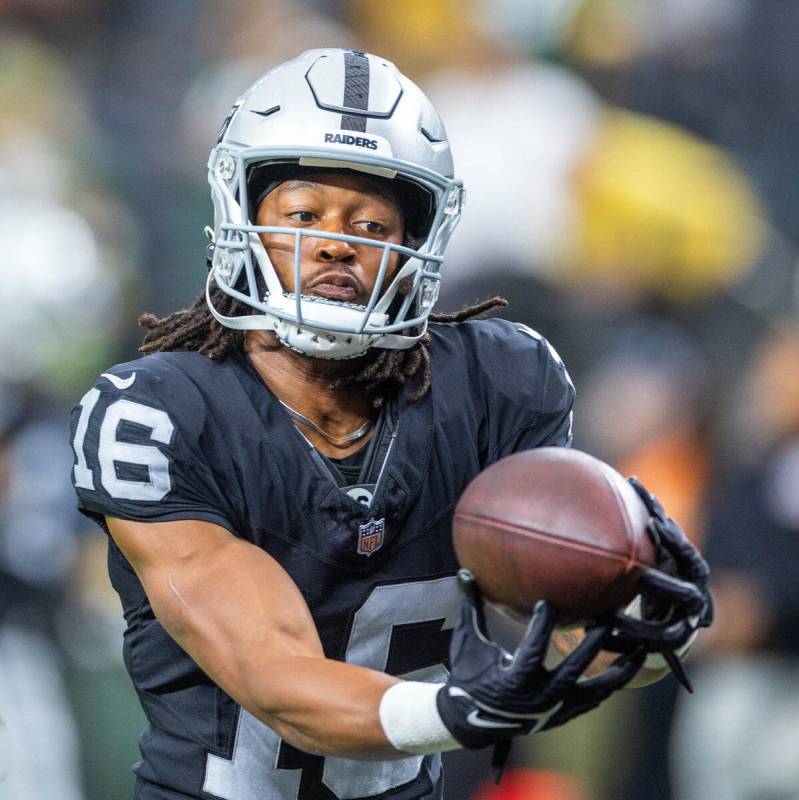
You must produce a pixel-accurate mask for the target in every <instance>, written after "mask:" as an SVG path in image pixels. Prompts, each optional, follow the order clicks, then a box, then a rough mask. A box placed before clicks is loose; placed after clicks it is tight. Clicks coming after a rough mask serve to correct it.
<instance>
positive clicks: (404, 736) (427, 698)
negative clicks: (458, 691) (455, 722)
mask: <svg viewBox="0 0 799 800" xmlns="http://www.w3.org/2000/svg"><path fill="white" fill-rule="evenodd" d="M443 685H444V684H443V683H421V682H419V681H400V682H399V683H395V684H394V685H393V686H391V687H390V688H389V689H387V690H386V692H385V694H384V695H383V697H382V698H381V700H380V712H379V713H380V724H381V725H382V726H383V733H385V735H386V739H388V740H389V742H391V744H392V745H393V747H394V748H395V749H396V750H399V751H400V752H403V753H408V754H409V755H415V756H425V755H428V754H430V753H441V752H443V751H445V750H455V749H456V748H458V747H460V744H458V742H456V741H455V739H453V738H452V734H451V733H450V732H449V730H447V727H446V726H445V725H444V723H443V721H442V720H441V715H440V714H439V713H438V708H437V706H436V695H437V694H438V691H439V689H441V687H442V686H443Z"/></svg>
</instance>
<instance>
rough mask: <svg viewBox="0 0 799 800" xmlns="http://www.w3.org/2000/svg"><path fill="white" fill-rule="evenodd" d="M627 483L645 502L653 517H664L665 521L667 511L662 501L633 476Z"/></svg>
mask: <svg viewBox="0 0 799 800" xmlns="http://www.w3.org/2000/svg"><path fill="white" fill-rule="evenodd" d="M627 483H629V484H630V486H632V487H633V489H635V491H636V493H637V494H638V496H639V497H640V498H641V500H643V503H644V505H645V506H646V510H647V511H648V512H649V513H650V514H651V515H652V516H653V517H656V518H657V517H662V518H663V519H665V518H666V511H665V509H664V508H663V506H662V505H661V503H660V500H658V499H657V497H655V495H653V494H652V492H650V491H649V489H647V488H646V486H644V484H643V483H641V481H640V480H638V478H637V477H636V476H635V475H633V476H632V477H631V478H627Z"/></svg>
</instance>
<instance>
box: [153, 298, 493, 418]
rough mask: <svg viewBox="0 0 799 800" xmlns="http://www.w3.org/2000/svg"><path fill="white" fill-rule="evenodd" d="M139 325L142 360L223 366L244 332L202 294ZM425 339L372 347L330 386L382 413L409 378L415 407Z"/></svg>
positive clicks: (424, 375)
mask: <svg viewBox="0 0 799 800" xmlns="http://www.w3.org/2000/svg"><path fill="white" fill-rule="evenodd" d="M211 300H212V302H213V303H214V306H215V307H216V308H217V309H218V310H219V312H220V313H221V314H224V315H225V316H235V315H236V314H237V313H240V312H241V311H242V310H243V309H244V306H243V304H242V303H240V302H239V301H238V300H236V299H235V298H232V297H230V295H227V294H225V293H224V292H223V291H222V290H221V289H219V288H218V287H215V288H214V289H212V290H211ZM507 304H508V302H507V300H505V298H504V297H490V298H488V299H487V300H483V301H482V302H481V303H477V304H475V305H471V306H466V307H464V308H462V309H460V310H459V311H456V312H454V313H452V314H431V315H430V321H431V322H463V321H464V320H467V319H475V318H478V317H482V316H484V315H485V314H487V313H489V312H490V311H493V310H494V309H496V308H504V307H505V306H507ZM139 325H141V327H142V328H144V329H145V330H146V331H147V333H146V334H145V336H144V341H143V342H142V345H141V347H140V348H139V352H140V353H143V354H144V355H150V354H151V353H160V352H167V351H186V350H190V351H195V352H198V353H203V354H204V355H206V356H208V357H209V358H211V359H213V360H214V361H224V359H225V358H227V356H228V355H230V353H231V352H234V351H235V350H239V349H243V347H244V331H238V330H233V329H232V328H226V327H225V326H224V325H221V324H220V323H219V322H217V320H216V319H215V318H214V316H213V315H212V314H211V312H210V310H209V309H208V304H207V303H206V300H205V292H201V293H200V294H199V296H198V297H197V298H196V299H195V301H194V302H193V303H192V304H191V305H190V306H189V307H188V308H184V309H181V310H180V311H175V312H174V313H172V314H169V315H168V316H166V317H160V318H159V317H156V316H155V314H142V315H141V316H140V317H139ZM429 344H430V334H429V333H426V334H425V335H424V336H423V337H422V338H421V339H420V340H419V341H418V342H417V343H416V344H415V345H414V346H413V347H411V348H408V349H407V350H388V349H380V348H374V350H373V352H374V353H375V355H374V356H373V357H371V358H369V359H368V360H366V362H365V363H364V364H363V366H362V367H361V369H360V370H358V371H356V372H354V373H353V374H350V375H346V376H342V377H339V378H336V379H335V380H334V381H333V383H332V384H331V385H332V386H333V387H336V386H344V385H358V386H361V387H363V390H364V391H365V392H366V394H367V395H368V396H369V397H370V399H371V401H372V405H373V406H374V407H375V408H381V407H382V406H383V405H384V404H385V402H386V400H388V399H389V398H390V397H391V396H393V395H394V394H396V393H397V392H398V391H399V389H400V388H401V387H402V386H403V385H404V384H405V383H406V382H407V381H409V380H410V379H412V378H417V377H418V384H419V385H418V386H417V387H416V388H415V389H414V390H413V391H412V392H411V393H410V394H409V395H408V400H409V402H411V403H415V402H417V401H418V400H421V399H422V398H423V397H424V396H425V395H426V394H427V392H428V391H429V390H430V348H429Z"/></svg>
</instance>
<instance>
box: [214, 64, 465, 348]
mask: <svg viewBox="0 0 799 800" xmlns="http://www.w3.org/2000/svg"><path fill="white" fill-rule="evenodd" d="M292 166H293V167H296V168H305V167H307V168H317V169H318V168H323V169H330V170H335V169H347V170H356V171H359V172H365V173H368V174H370V175H376V176H379V177H381V178H383V179H387V180H391V181H396V182H397V187H398V189H400V188H401V189H402V191H401V192H398V194H400V195H401V196H402V197H406V198H411V202H412V204H413V206H414V207H413V209H411V210H410V211H411V212H412V213H409V209H408V208H405V209H404V210H405V214H406V228H410V234H411V236H410V239H409V241H406V243H405V244H404V245H400V244H393V243H387V242H378V241H375V240H372V239H367V238H364V237H360V236H351V235H348V234H343V233H331V232H326V231H321V230H315V229H312V228H288V227H286V228H283V227H271V226H258V225H254V224H253V222H252V220H253V218H254V216H255V212H256V208H254V207H253V206H254V204H255V202H256V198H255V197H253V191H252V190H253V183H254V181H255V176H259V180H261V181H263V180H264V176H266V178H267V179H268V178H269V176H270V175H274V176H280V175H281V174H287V173H286V170H287V169H290V168H291V167H292ZM208 181H209V183H210V184H211V196H212V199H213V203H214V249H213V259H212V264H211V270H210V272H209V275H208V283H207V292H206V294H207V297H208V303H209V306H210V308H211V312H212V313H213V314H214V316H215V317H216V319H217V320H219V322H220V323H222V324H223V325H226V326H228V327H231V328H237V329H266V330H273V331H274V332H275V334H276V335H277V337H278V338H279V340H280V341H281V342H282V343H283V344H285V345H287V346H289V347H292V348H294V349H296V350H298V351H300V352H303V353H306V354H308V355H312V356H316V357H320V358H351V357H354V356H358V355H360V354H362V353H364V352H365V351H366V350H367V349H368V348H370V347H385V348H394V349H402V348H407V347H411V346H412V345H413V344H414V343H415V342H416V341H418V340H419V338H420V337H421V336H422V335H423V334H424V332H425V330H426V327H427V318H428V316H429V314H430V311H431V310H432V308H433V305H434V304H435V301H436V299H437V297H438V284H439V280H440V269H441V264H442V262H443V253H444V248H445V247H446V244H447V241H448V240H449V237H450V235H451V234H452V231H453V229H454V228H455V225H456V224H457V222H458V220H459V218H460V214H461V207H462V201H463V188H462V184H461V182H460V181H458V180H455V179H454V177H453V168H452V158H451V155H450V148H449V142H448V141H447V136H446V132H445V131H444V126H443V125H442V123H441V120H440V119H439V117H438V114H437V113H436V111H435V109H434V108H433V106H432V104H431V103H430V101H429V100H428V99H427V98H426V97H425V95H424V94H423V93H422V92H421V90H420V89H419V88H418V87H417V86H416V85H415V84H414V83H412V82H411V81H410V80H408V78H406V77H405V76H404V75H402V74H401V73H400V72H399V71H398V70H397V68H396V67H395V66H394V65H393V64H391V63H390V62H388V61H385V60H384V59H382V58H379V57H377V56H374V55H369V54H366V53H361V52H359V51H354V50H309V51H307V52H305V53H303V54H302V55H301V56H299V57H298V58H296V59H294V60H292V61H288V62H285V63H284V64H280V65H278V66H277V67H275V68H274V69H272V70H270V71H269V72H267V73H266V75H264V76H263V77H262V78H261V79H260V80H259V81H257V82H256V83H255V84H254V85H253V86H252V87H251V88H250V89H248V90H247V91H246V92H245V93H244V95H242V97H241V98H239V100H237V101H236V104H235V105H234V106H233V109H232V110H231V112H230V114H229V115H228V117H227V119H226V120H225V123H224V125H223V126H222V132H221V134H220V137H219V141H218V143H217V145H216V147H214V149H213V150H212V151H211V156H210V159H209V161H208ZM259 233H277V234H290V235H292V236H293V237H294V240H295V241H294V247H295V258H294V268H295V276H294V277H295V281H294V285H295V286H297V287H299V286H300V264H301V261H300V250H301V246H302V240H303V238H304V237H314V238H324V239H341V240H343V241H346V242H349V243H351V244H357V245H361V246H369V247H376V248H378V249H380V250H382V251H383V252H382V256H381V261H380V268H379V272H378V276H377V282H376V285H375V288H374V290H373V291H372V294H371V297H370V299H369V301H368V303H367V305H366V306H362V305H355V304H352V303H346V302H336V301H333V300H329V299H326V298H320V297H313V296H308V295H302V294H300V293H299V291H298V292H297V293H289V292H286V291H285V290H284V287H283V286H282V285H281V283H280V280H279V279H278V276H277V273H276V272H275V270H274V268H273V266H272V264H271V262H270V260H269V257H268V255H267V253H266V250H265V249H264V247H263V244H262V243H261V240H260V238H259V236H258V234H259ZM392 253H397V254H399V255H400V256H401V258H400V263H401V266H400V268H399V269H398V270H397V272H396V274H395V275H394V276H393V278H392V279H391V280H390V281H389V280H386V272H387V267H388V263H389V257H390V256H391V254H392ZM213 284H216V285H217V286H218V287H219V288H220V289H221V290H222V291H224V292H225V293H227V294H228V295H231V296H232V297H235V298H236V299H238V300H239V301H241V302H242V303H244V304H245V305H246V306H249V307H250V308H251V309H252V313H249V314H246V315H244V316H233V317H228V316H223V315H222V314H220V313H219V311H218V310H217V309H216V308H215V307H214V305H213V303H212V301H211V295H210V290H211V288H212V286H213Z"/></svg>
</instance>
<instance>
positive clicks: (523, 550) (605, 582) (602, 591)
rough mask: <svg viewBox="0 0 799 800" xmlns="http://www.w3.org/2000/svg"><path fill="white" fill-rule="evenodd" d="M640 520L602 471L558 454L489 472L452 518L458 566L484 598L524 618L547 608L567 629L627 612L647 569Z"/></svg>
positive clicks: (626, 490)
mask: <svg viewBox="0 0 799 800" xmlns="http://www.w3.org/2000/svg"><path fill="white" fill-rule="evenodd" d="M648 521H649V513H648V511H647V509H646V507H645V506H644V503H643V501H642V500H641V499H640V498H639V497H638V495H637V494H636V492H635V490H634V489H633V488H632V486H630V484H629V483H627V481H626V480H625V479H624V478H623V477H622V476H621V475H620V474H619V473H618V472H616V470H615V469H613V468H612V467H611V466H609V465H608V464H606V463H604V462H603V461H600V460H599V459H597V458H594V457H593V456H590V455H588V454H587V453H582V452H580V451H579V450H572V449H569V448H564V447H543V448H538V449H536V450H527V451H524V452H521V453H516V454H514V455H512V456H508V457H507V458H504V459H502V460H501V461H498V462H497V463H496V464H492V465H491V466H490V467H488V469H486V470H484V471H483V472H481V473H480V474H479V475H478V476H477V477H476V478H475V479H474V480H473V481H472V482H471V483H470V484H469V486H468V487H467V488H466V491H465V492H464V493H463V495H462V497H461V499H460V501H459V502H458V505H457V507H456V509H455V516H454V522H453V539H454V544H455V552H456V554H457V556H458V561H459V562H460V564H461V566H462V567H466V568H467V569H469V570H471V571H472V573H474V575H475V577H476V579H477V583H478V584H479V586H480V588H481V589H482V591H483V594H484V595H485V597H486V599H487V600H489V601H490V602H492V603H495V604H498V605H499V606H501V607H502V606H504V607H506V608H508V609H511V610H512V611H514V612H517V613H518V614H523V615H525V616H529V614H530V612H531V611H532V608H533V606H534V605H535V603H536V602H537V601H538V600H542V599H543V600H548V601H549V602H551V603H552V604H553V605H554V606H555V608H556V610H557V612H558V616H557V619H558V623H559V624H561V625H567V624H571V623H576V622H580V621H583V620H588V619H592V618H596V617H598V616H601V615H602V614H605V613H607V612H610V611H613V610H616V609H619V608H622V607H624V606H625V605H627V604H628V603H629V602H630V601H631V600H632V599H633V598H634V597H635V595H636V594H637V585H638V580H639V577H640V575H641V574H642V571H643V570H645V569H646V568H647V567H652V566H654V565H655V549H654V545H653V542H652V540H651V538H650V536H649V533H648V531H647V529H646V526H647V523H648Z"/></svg>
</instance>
